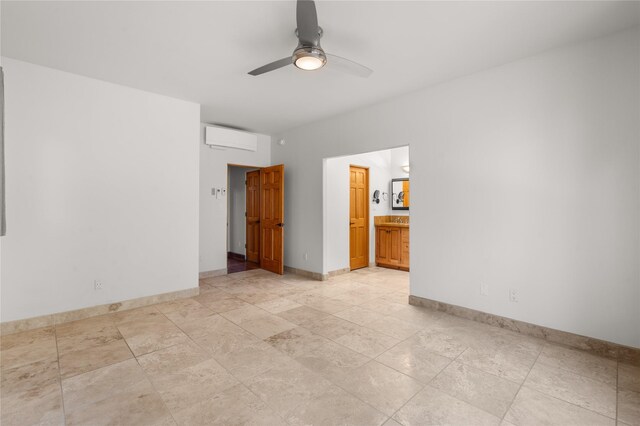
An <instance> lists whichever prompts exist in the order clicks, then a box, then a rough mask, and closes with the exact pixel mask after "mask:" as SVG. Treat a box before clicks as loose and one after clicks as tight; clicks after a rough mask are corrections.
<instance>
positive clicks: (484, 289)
mask: <svg viewBox="0 0 640 426" xmlns="http://www.w3.org/2000/svg"><path fill="white" fill-rule="evenodd" d="M480 295H481V296H488V295H489V284H480Z"/></svg>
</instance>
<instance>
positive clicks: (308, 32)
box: [249, 0, 373, 77]
mask: <svg viewBox="0 0 640 426" xmlns="http://www.w3.org/2000/svg"><path fill="white" fill-rule="evenodd" d="M296 21H297V24H298V28H297V29H296V36H297V37H298V47H296V49H295V50H294V51H293V55H292V56H287V57H286V58H282V59H278V60H277V61H274V62H271V63H270V64H267V65H263V66H261V67H260V68H256V69H255V70H253V71H249V74H250V75H260V74H264V73H267V72H270V71H274V70H277V69H278V68H282V67H285V66H287V65H291V64H293V65H295V66H296V67H297V68H299V69H301V70H305V71H314V70H317V69H320V68H322V67H323V66H325V65H326V64H327V61H329V62H330V63H331V64H332V67H333V65H334V64H335V68H336V69H340V70H342V71H345V72H348V73H350V74H354V75H357V76H360V77H369V76H370V75H371V73H372V72H373V70H371V69H369V68H367V67H365V66H364V65H360V64H358V63H356V62H353V61H350V60H349V59H345V58H342V57H340V56H336V55H332V54H329V53H326V52H325V51H324V50H323V49H322V47H320V38H321V37H322V28H321V27H319V26H318V15H317V14H316V5H315V3H314V1H313V0H298V2H297V5H296Z"/></svg>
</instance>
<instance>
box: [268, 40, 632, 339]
mask: <svg viewBox="0 0 640 426" xmlns="http://www.w3.org/2000/svg"><path fill="white" fill-rule="evenodd" d="M639 40H640V34H639V32H638V30H637V29H636V30H634V31H628V32H624V33H619V34H615V35H612V36H610V37H607V38H603V39H599V40H595V41H592V42H588V43H583V44H579V45H573V46H569V47H566V48H563V49H558V50H554V51H550V52H547V53H545V54H542V55H539V56H536V57H532V58H528V59H524V60H520V61H517V62H514V63H511V64H507V65H504V66H501V67H497V68H494V69H491V70H487V71H485V72H482V73H477V74H474V75H471V76H468V77H464V78H460V79H457V80H454V81H451V82H449V83H446V84H442V85H439V86H436V87H433V88H430V89H426V90H422V91H419V92H415V93H413V94H410V95H406V96H402V97H399V98H396V99H393V100H390V101H388V102H385V103H381V104H378V105H375V106H372V107H369V108H365V109H360V110H358V111H355V112H351V113H348V114H343V115H340V116H337V117H334V118H332V119H329V120H325V121H322V122H317V123H314V124H310V125H307V126H304V127H301V128H297V129H293V130H291V131H288V132H285V133H284V134H282V135H277V136H276V137H275V138H274V139H278V138H280V137H283V138H285V139H286V140H287V144H286V145H285V146H282V147H281V146H278V145H273V151H272V155H273V158H274V161H275V162H284V164H285V166H286V167H287V191H288V192H287V199H286V202H285V203H286V214H287V221H288V233H287V234H286V248H287V250H286V252H285V263H286V264H287V265H290V266H293V267H300V268H303V269H309V270H313V271H316V272H323V270H322V269H323V252H322V250H321V249H320V248H319V247H321V246H322V244H321V242H322V232H323V227H326V222H323V217H322V213H323V208H322V204H321V197H318V196H317V193H318V192H319V191H321V190H322V189H321V188H322V183H323V175H322V159H323V158H327V157H332V156H338V155H345V154H352V153H355V152H362V151H372V150H376V149H384V148H389V147H391V146H396V145H399V144H410V153H411V179H412V194H411V216H412V220H411V234H412V235H411V293H412V294H414V295H417V296H422V297H427V298H431V299H435V300H440V301H444V302H448V303H453V304H456V305H461V306H465V307H469V308H473V309H479V310H482V311H485V312H491V313H494V314H498V315H503V316H506V317H510V318H515V319H519V320H523V321H527V322H531V323H536V324H540V325H543V326H548V327H553V328H557V329H560V330H565V331H569V332H574V333H578V334H582V335H587V336H592V337H596V338H602V339H606V340H609V341H613V342H618V343H622V344H627V345H632V346H636V347H638V346H640V326H639V325H640V309H638V306H639V304H640V270H639V268H640V267H639V259H640V241H639V235H640V221H639V220H638V218H639V217H640V172H639V171H640V164H639V158H640V148H639V144H640V120H639V119H638V118H639V117H640V78H638V76H639V72H640V41H639ZM301 159H304V161H302V160H301ZM307 250H308V251H309V252H310V259H309V261H307V262H304V261H303V260H302V259H301V258H300V257H298V256H292V254H295V253H301V252H304V251H307ZM481 283H487V284H489V286H490V295H489V296H480V294H479V287H480V284H481ZM509 288H516V289H517V290H518V292H519V296H520V301H519V302H518V303H513V302H509V299H508V292H509Z"/></svg>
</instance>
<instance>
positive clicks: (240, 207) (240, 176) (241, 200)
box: [227, 167, 251, 256]
mask: <svg viewBox="0 0 640 426" xmlns="http://www.w3.org/2000/svg"><path fill="white" fill-rule="evenodd" d="M249 170H251V169H246V168H243V167H229V200H228V201H229V210H228V213H227V214H228V220H229V228H228V232H227V235H228V238H229V240H228V241H227V250H228V251H230V252H233V253H236V254H241V255H243V256H244V255H245V253H246V250H245V246H244V245H245V243H246V236H245V234H246V229H247V228H246V218H245V215H244V214H245V212H246V210H247V208H246V205H247V196H246V184H245V180H246V173H247V172H248V171H249Z"/></svg>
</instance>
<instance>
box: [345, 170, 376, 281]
mask: <svg viewBox="0 0 640 426" xmlns="http://www.w3.org/2000/svg"><path fill="white" fill-rule="evenodd" d="M352 167H357V168H359V169H364V170H366V172H367V173H366V176H367V184H366V187H367V196H366V197H365V203H364V206H365V210H366V213H365V223H366V239H367V247H366V252H367V254H366V257H367V266H365V268H367V267H369V265H370V264H371V250H370V247H371V220H370V219H371V218H370V215H371V211H370V207H369V196H370V195H369V190H370V189H371V188H370V185H369V183H370V182H369V181H370V173H369V167H368V166H359V165H357V164H349V182H348V185H349V186H348V188H349V190H350V189H351V168H352ZM347 219H348V220H349V238H348V240H347V244H348V245H349V270H350V271H354V270H355V269H351V199H349V217H348V218H347Z"/></svg>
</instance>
